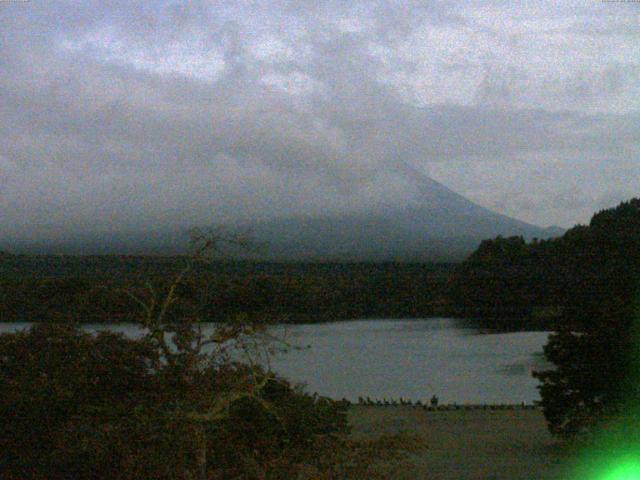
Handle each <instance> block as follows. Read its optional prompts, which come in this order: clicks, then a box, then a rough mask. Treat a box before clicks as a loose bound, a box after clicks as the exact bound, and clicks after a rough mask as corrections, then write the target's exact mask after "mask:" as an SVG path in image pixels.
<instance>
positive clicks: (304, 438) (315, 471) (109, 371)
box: [0, 238, 419, 480]
mask: <svg viewBox="0 0 640 480" xmlns="http://www.w3.org/2000/svg"><path fill="white" fill-rule="evenodd" d="M217 240H218V239H215V238H214V239H213V240H212V241H208V240H207V242H206V243H205V245H204V247H203V248H202V250H199V251H200V252H202V251H205V250H206V249H207V248H209V247H210V246H212V245H213V246H215V243H216V241H217ZM196 258H199V255H196ZM185 261H186V264H185V263H183V268H182V269H180V270H177V271H168V272H167V273H166V276H167V284H166V285H165V288H163V289H158V288H156V287H153V286H152V285H148V287H147V291H146V292H145V294H144V295H142V294H140V295H139V294H138V292H133V291H126V294H127V296H128V297H129V298H130V299H131V300H132V301H133V302H134V303H135V304H136V305H137V307H138V308H137V318H136V319H137V321H138V323H139V324H140V325H141V326H142V327H143V328H144V329H145V332H146V333H145V334H144V335H143V336H142V337H141V338H139V339H127V338H125V337H124V336H122V335H121V334H115V333H99V334H97V335H92V334H89V333H86V332H83V331H82V330H81V329H80V326H79V323H78V322H73V320H74V319H73V318H71V319H70V318H68V317H66V316H64V317H62V318H48V320H49V321H45V322H42V323H38V324H36V325H34V326H32V327H31V328H30V329H29V330H28V331H24V332H17V333H8V334H3V335H0V477H2V478H3V479H9V480H18V479H19V480H25V479H38V480H39V479H52V480H56V479H69V478H74V479H97V480H100V479H105V480H106V479H110V480H111V479H115V480H118V479H141V478H145V479H162V480H164V479H167V480H169V479H181V480H182V479H184V480H188V479H198V480H205V479H247V480H253V479H255V480H267V479H274V480H275V479H283V480H284V479H291V478H297V479H339V478H374V479H375V478H389V477H388V476H385V474H384V473H380V470H378V469H377V464H378V463H379V462H385V461H386V463H388V461H390V460H391V461H395V462H397V461H399V460H401V459H403V458H404V456H405V453H404V452H405V451H406V450H415V449H416V448H418V446H419V445H418V443H416V442H414V441H413V440H412V439H409V440H407V439H406V438H404V437H401V436H395V437H381V438H379V439H374V440H368V441H354V440H351V439H350V438H349V436H348V433H349V426H348V423H347V416H346V414H347V406H348V405H347V403H346V402H340V401H334V400H330V399H327V398H321V397H318V396H316V395H309V394H307V393H305V392H304V391H303V390H302V389H300V388H298V387H295V386H292V385H291V384H289V383H288V382H287V381H286V380H284V379H282V378H279V377H277V376H276V375H274V374H273V373H270V372H268V371H266V370H265V369H263V368H262V367H260V366H259V364H258V363H257V362H256V359H257V358H258V355H260V354H264V353H265V352H268V350H269V347H270V345H271V344H272V343H273V342H276V343H278V342H280V343H281V341H280V340H278V339H277V338H276V339H274V338H272V337H271V336H269V334H268V331H267V329H266V326H265V324H264V322H260V321H252V320H249V319H248V318H247V317H246V316H245V317H242V316H239V317H238V316H229V317H227V318H226V319H225V321H224V322H219V323H218V324H217V325H215V326H214V327H213V331H211V332H209V333H204V332H203V330H202V329H201V326H200V325H201V321H202V320H204V319H206V318H207V317H206V312H203V310H202V309H200V308H198V307H197V305H196V304H195V303H194V302H193V301H190V302H186V303H184V302H181V293H182V291H183V290H184V288H183V283H184V282H186V281H187V280H188V278H189V273H191V272H192V269H193V268H194V265H195V264H196V263H195V262H194V261H190V260H189V259H187V260H185ZM171 265H174V264H173V263H172V264H171ZM72 291H73V289H72ZM51 320H58V321H51ZM392 463H393V462H392Z"/></svg>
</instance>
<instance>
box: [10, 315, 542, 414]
mask: <svg viewBox="0 0 640 480" xmlns="http://www.w3.org/2000/svg"><path fill="white" fill-rule="evenodd" d="M27 326H28V324H26V323H5V324H0V332H7V331H14V330H16V329H21V328H26V327H27ZM85 328H86V329H87V330H89V331H97V330H103V329H110V330H115V331H120V332H123V333H125V334H127V335H131V336H135V335H136V333H137V330H136V327H135V326H134V325H87V326H86V327H85ZM275 333H276V334H280V335H286V338H287V339H288V341H289V342H290V343H291V344H293V345H297V346H300V347H308V348H302V349H299V350H298V349H292V350H289V351H288V352H286V353H279V354H276V355H275V357H274V358H272V359H271V367H272V368H273V370H275V371H276V372H278V373H280V374H282V375H283V376H284V377H286V378H288V379H290V380H292V381H295V382H303V383H305V384H306V385H307V390H308V391H310V392H318V393H319V394H320V395H325V396H329V397H332V398H336V399H340V398H347V399H349V400H352V401H357V399H358V397H359V396H362V397H366V396H369V397H371V398H378V399H382V398H385V397H386V398H387V399H391V398H394V399H398V398H399V397H404V398H408V399H411V400H413V401H416V400H421V401H423V402H424V401H425V400H428V399H429V398H430V397H431V396H432V395H434V394H435V395H437V396H438V398H439V399H440V403H454V402H457V403H458V404H463V403H465V402H470V403H520V402H526V403H531V402H533V401H534V400H538V399H539V398H540V396H539V393H538V390H537V389H536V385H537V383H538V382H537V380H536V379H534V378H532V377H531V371H532V370H535V369H544V368H547V367H548V366H549V365H548V364H547V363H546V362H545V361H544V358H543V357H542V347H543V345H544V344H545V343H546V341H547V336H548V332H516V333H493V334H485V333H482V334H481V333H478V331H477V330H475V329H474V328H471V327H468V326H465V322H464V321H461V320H455V319H449V318H429V319H411V320H354V321H342V322H332V323H321V324H305V325H287V326H286V327H284V326H283V327H275Z"/></svg>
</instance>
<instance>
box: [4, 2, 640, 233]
mask: <svg viewBox="0 0 640 480" xmlns="http://www.w3.org/2000/svg"><path fill="white" fill-rule="evenodd" d="M553 5H554V4H552V3H549V4H546V8H533V7H526V8H525V6H522V7H521V8H519V9H515V8H512V7H510V6H508V5H506V4H505V5H501V4H500V2H495V3H484V2H483V3H482V4H477V5H474V4H469V5H468V6H465V7H463V6H461V5H451V4H450V3H448V2H447V4H444V3H441V2H413V3H411V2H410V3H403V5H402V6H400V5H399V4H396V3H392V2H382V1H380V2H373V3H370V2H366V3H364V2H363V3H357V2H356V3H352V4H350V6H349V7H345V6H344V4H343V2H335V3H327V4H320V3H318V2H290V3H287V2H284V3H282V4H277V5H276V4H275V3H269V2H257V3H256V2H247V3H240V4H238V5H237V6H234V7H233V8H231V7H221V6H220V5H218V4H215V3H209V2H205V1H200V2H189V3H188V4H184V5H178V4H175V3H169V2H153V3H141V4H136V5H132V4H131V2H124V1H112V2H84V3H82V4H80V5H73V6H71V5H70V4H69V3H67V2H50V3H47V4H46V5H45V4H40V3H37V2H29V3H26V4H22V3H20V4H18V3H16V4H9V3H7V4H2V5H0V25H2V27H1V28H0V41H1V42H2V48H1V49H0V98H2V102H0V135H2V137H3V139H5V141H4V142H3V143H2V144H1V145H0V202H2V210H3V220H2V223H3V230H4V235H5V237H6V238H19V237H24V236H25V235H54V234H57V233H56V232H58V233H59V232H64V231H68V230H71V229H78V230H83V231H90V230H99V229H105V228H107V227H109V226H112V225H113V226H115V225H118V226H120V227H121V228H124V229H127V228H129V229H133V228H136V227H140V228H143V227H144V226H149V225H156V226H158V225H160V226H172V225H184V224H188V223H201V222H207V221H215V220H218V219H221V218H222V219H229V218H253V217H258V218H263V217H269V216H277V215H288V214H295V213H303V212H306V213H319V212H324V211H345V210H362V209H367V208H373V206H375V205H378V204H387V205H388V204H390V203H398V202H406V201H408V200H410V198H411V195H412V193H413V187H412V184H411V178H410V177H408V176H407V175H406V174H405V173H403V172H404V171H405V170H402V169H400V168H399V165H400V164H402V163H408V164H410V165H412V166H413V167H415V168H417V169H419V170H421V171H425V172H429V173H430V174H431V175H433V176H434V177H435V178H436V179H437V180H439V181H441V182H443V183H444V184H446V185H448V186H450V187H452V188H453V189H455V190H457V191H458V192H459V193H461V194H463V195H467V196H469V197H470V198H472V199H473V200H476V201H478V202H479V203H481V204H483V205H485V206H489V207H492V208H495V209H498V210H500V211H502V212H504V213H508V214H510V215H513V216H516V217H518V218H521V219H523V220H527V221H530V222H534V223H539V224H542V225H546V224H551V223H560V224H563V225H570V224H572V223H575V222H577V221H585V220H586V218H585V216H588V214H589V212H590V211H592V210H594V209H596V208H600V207H601V203H602V201H603V199H605V198H606V199H607V200H609V199H611V200H613V199H616V198H617V199H618V200H622V199H623V198H625V197H626V196H629V195H630V194H632V193H633V192H634V190H637V187H638V186H640V185H638V180H634V178H636V179H637V178H640V175H637V176H636V177H630V176H629V175H630V174H635V173H640V172H638V170H637V167H636V165H637V163H636V162H637V158H638V153H639V150H640V148H639V145H640V129H639V128H638V127H637V126H638V125H640V104H639V103H638V98H640V97H639V96H638V95H637V94H638V93H640V92H638V89H640V82H637V79H638V71H639V70H638V68H639V67H638V64H637V58H640V57H638V56H637V55H635V54H639V53H640V52H639V51H638V50H640V46H639V45H640V44H639V43H637V42H636V44H635V45H626V46H624V48H622V49H620V48H618V47H619V45H618V43H617V41H616V40H615V39H616V38H617V37H618V36H619V35H618V33H616V32H615V31H611V32H610V33H607V28H609V27H610V26H615V25H618V24H620V23H621V22H622V23H624V24H625V25H626V23H625V22H626V20H624V19H623V17H624V12H623V11H622V10H621V11H620V12H619V13H615V12H612V11H608V13H607V15H606V16H605V17H603V16H602V12H603V11H604V10H603V9H602V7H600V6H598V7H596V6H594V7H593V8H591V9H587V8H581V9H580V10H579V12H580V15H579V17H578V18H579V24H578V25H576V20H575V18H574V17H571V16H570V14H569V12H568V10H567V9H565V8H563V9H560V8H557V9H556V8H555V7H554V6H553ZM625 11H626V10H625ZM498 21H499V23H496V22H498ZM559 32H560V33H559ZM585 32H586V33H585ZM587 33H589V34H588V35H587ZM596 33H597V35H596ZM628 34H633V32H631V33H628ZM587 37H588V38H595V37H597V40H595V41H593V42H591V43H589V42H585V40H584V39H585V38H587ZM634 55H635V56H634ZM551 58H553V59H555V61H554V62H551V61H550V59H551ZM596 60H597V63H596V65H597V67H596V68H593V66H592V65H593V62H594V61H596ZM551 164H553V168H551V167H550V165H551ZM599 165H606V168H604V170H603V169H602V168H601V167H599ZM594 179H595V180H594ZM581 182H585V185H584V187H582V186H581ZM614 203H615V202H614ZM532 206H535V208H532ZM114 228H115V227H114Z"/></svg>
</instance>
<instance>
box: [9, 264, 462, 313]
mask: <svg viewBox="0 0 640 480" xmlns="http://www.w3.org/2000/svg"><path fill="white" fill-rule="evenodd" d="M182 262H183V259H182V258H176V257H173V258H171V257H169V258H152V257H147V258H145V257H117V256H104V257H56V256H26V255H16V256H13V257H11V258H5V259H0V321H5V322H9V321H24V320H25V319H30V320H32V321H46V320H50V319H61V318H73V319H74V320H77V321H81V322H91V323H98V322H126V321H135V319H136V316H137V313H138V305H137V304H136V302H134V301H132V299H131V298H130V297H129V296H128V295H127V294H126V292H127V291H133V292H135V293H136V294H138V295H144V294H145V292H146V291H147V286H146V285H147V283H148V282H150V283H151V284H152V285H153V286H154V287H155V288H156V289H157V290H162V289H165V288H166V286H167V285H168V283H169V280H167V275H168V274H170V273H171V272H172V271H174V272H175V270H176V269H177V268H178V267H179V266H180V265H181V264H182ZM451 268H452V267H451V266H449V265H447V264H443V265H431V264H402V263H387V264H372V263H353V264H331V263H326V264H296V263H291V264H275V263H253V262H238V263H230V262H229V263H224V262H216V263H200V264H196V265H194V269H193V271H192V272H190V274H189V275H187V276H186V278H185V279H184V281H183V283H182V285H181V292H180V293H181V298H180V303H181V305H182V306H183V307H184V308H191V307H193V306H197V307H198V308H201V309H203V310H204V311H205V313H206V316H207V318H209V319H212V320H218V319H223V318H228V317H229V316H233V315H236V314H239V313H243V314H248V315H249V316H250V317H252V318H265V317H270V318H277V319H278V321H289V322H313V321H328V320H337V319H350V318H372V317H373V318H375V317H377V318H385V317H387V318H388V317H395V318H398V317H422V316H428V315H436V314H442V313H444V312H445V309H446V305H445V304H444V303H443V301H442V298H443V296H444V290H445V287H446V282H447V277H448V275H449V273H450V271H451Z"/></svg>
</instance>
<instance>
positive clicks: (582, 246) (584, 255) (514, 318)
mask: <svg viewBox="0 0 640 480" xmlns="http://www.w3.org/2000/svg"><path fill="white" fill-rule="evenodd" d="M639 203H640V200H637V199H635V200H631V201H630V202H625V203H622V204H621V205H620V206H618V207H617V208H615V209H610V210H604V211H602V212H599V213H597V214H595V215H594V216H593V218H592V220H591V222H590V224H589V225H588V226H583V225H579V226H576V227H574V228H572V229H570V230H568V231H567V232H566V233H565V234H564V235H563V236H562V237H558V238H553V239H549V240H537V239H534V240H533V241H532V242H529V243H527V242H525V241H524V239H522V237H510V238H502V237H498V238H496V239H493V240H485V241H483V242H482V244H481V245H480V247H479V248H478V249H477V250H476V251H475V252H474V253H473V254H472V255H471V256H470V257H469V258H468V259H467V260H465V261H464V262H463V263H462V264H461V265H460V266H459V267H458V268H457V269H456V271H455V273H454V274H453V275H452V279H451V281H450V284H449V296H450V299H451V304H452V305H453V308H454V309H455V310H456V313H457V314H458V315H460V316H465V317H477V318H482V319H483V321H484V324H485V326H494V325H501V324H503V325H508V324H511V325H513V326H521V327H526V328H531V327H546V328H549V327H559V326H560V325H563V326H565V327H570V328H573V329H577V330H584V329H585V328H587V327H588V326H589V325H590V324H591V323H593V322H597V321H598V320H597V317H596V315H595V314H596V313H597V312H598V311H599V309H600V308H601V304H602V299H603V297H605V298H608V297H611V296H617V297H624V298H629V296H630V295H632V294H633V292H634V291H635V289H636V287H637V280H638V272H639V271H640V270H639V265H640V253H639V252H640V250H639V247H640V220H639V219H638V213H637V211H638V204H639Z"/></svg>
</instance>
